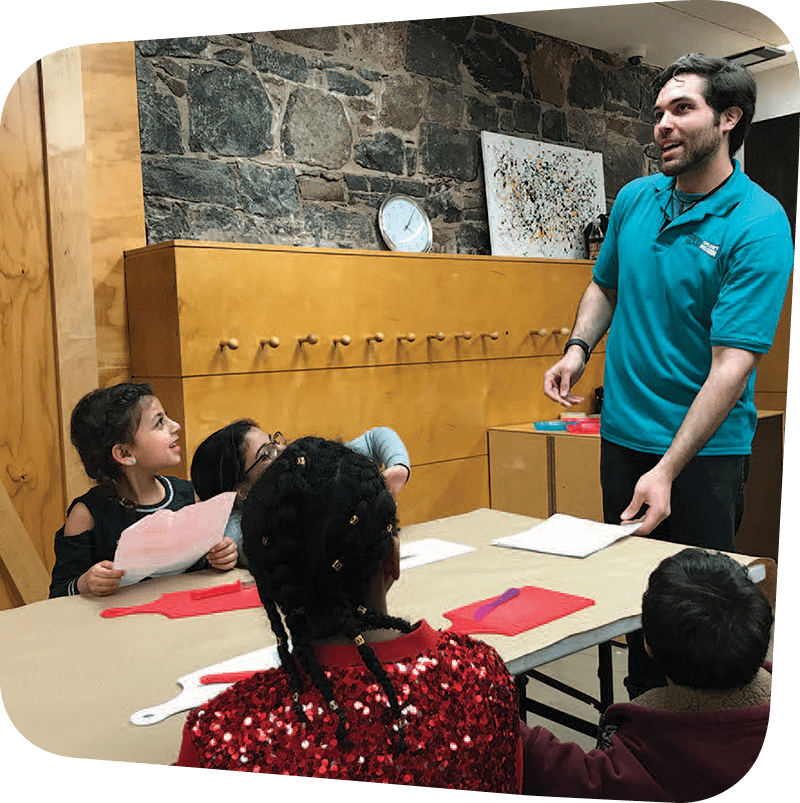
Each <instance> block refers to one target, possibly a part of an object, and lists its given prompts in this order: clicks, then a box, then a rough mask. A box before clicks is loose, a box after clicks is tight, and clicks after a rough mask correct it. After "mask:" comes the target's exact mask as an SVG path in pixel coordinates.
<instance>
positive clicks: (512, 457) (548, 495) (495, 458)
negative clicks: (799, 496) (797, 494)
mask: <svg viewBox="0 0 800 803" xmlns="http://www.w3.org/2000/svg"><path fill="white" fill-rule="evenodd" d="M783 418H784V414H783V412H780V411H769V410H760V411H759V413H758V424H757V426H756V433H755V436H754V438H753V451H752V455H751V457H750V474H749V476H748V480H747V486H746V490H745V494H746V496H745V513H744V518H743V520H742V524H741V526H740V528H739V532H738V534H737V536H736V549H737V551H738V552H741V553H744V554H747V555H757V556H759V557H768V558H772V559H773V560H776V561H777V559H778V535H779V530H780V511H781V480H782V466H783ZM488 440H489V494H490V500H491V501H490V504H491V507H493V508H496V509H498V510H506V511H508V512H510V513H520V514H523V515H526V516H536V517H537V518H546V517H547V516H551V515H553V514H554V513H567V514H570V515H573V516H580V517H581V518H585V519H593V520H595V521H602V520H603V498H602V492H601V489H600V437H599V435H579V434H572V433H566V432H540V431H538V430H537V429H536V428H535V426H534V425H533V424H532V423H530V424H515V425H511V426H502V427H492V428H490V429H489V431H488Z"/></svg>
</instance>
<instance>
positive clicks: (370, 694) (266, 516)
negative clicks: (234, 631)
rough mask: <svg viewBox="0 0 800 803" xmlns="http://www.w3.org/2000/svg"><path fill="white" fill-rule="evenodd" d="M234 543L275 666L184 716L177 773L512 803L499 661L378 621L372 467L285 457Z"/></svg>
mask: <svg viewBox="0 0 800 803" xmlns="http://www.w3.org/2000/svg"><path fill="white" fill-rule="evenodd" d="M242 530H243V533H244V549H245V553H246V555H247V560H248V566H249V568H250V571H251V573H252V574H253V576H254V578H255V580H256V584H257V586H258V592H259V595H260V597H261V600H262V602H263V604H264V607H265V609H266V612H267V615H268V617H269V622H270V625H271V627H272V630H273V632H274V633H275V636H276V638H277V642H278V651H279V655H280V661H281V665H280V667H278V668H274V669H268V670H266V671H263V672H257V673H255V674H254V675H252V676H251V677H249V678H247V679H245V680H240V681H239V682H238V683H236V684H234V685H233V686H230V687H229V688H228V689H226V690H225V691H224V692H222V693H221V694H220V695H218V696H217V697H216V698H214V699H213V700H211V701H209V702H208V703H205V704H204V705H203V706H201V707H200V708H197V709H195V710H194V711H192V712H190V714H189V716H188V718H187V721H186V725H185V727H184V733H183V742H182V744H181V750H180V755H179V758H178V764H179V765H182V766H201V767H209V768H217V769H235V770H248V771H252V772H267V773H274V774H285V775H305V776H318V777H331V778H343V779H348V780H360V781H379V782H387V783H397V784H411V785H414V786H433V787H444V788H458V789H472V790H477V791H491V792H510V793H513V792H517V791H519V789H520V785H521V754H520V752H519V747H520V744H521V743H520V737H519V717H518V707H517V691H516V687H515V685H514V682H513V680H512V678H511V676H510V675H509V673H508V670H507V669H506V667H505V665H504V664H503V662H502V660H501V658H500V656H499V655H498V654H497V653H496V652H495V651H494V649H493V648H491V647H489V646H488V645H486V644H483V643H482V642H479V641H477V640H474V639H472V638H470V637H469V636H461V635H456V634H453V633H449V632H439V631H436V630H434V629H432V628H431V627H430V625H428V624H427V622H425V621H424V620H421V621H419V622H417V623H416V624H413V625H412V624H410V623H408V622H406V621H404V620H403V619H399V618H396V617H393V616H390V615H389V613H388V609H387V601H386V595H387V592H388V591H389V589H390V588H391V586H392V584H393V583H394V582H395V581H396V580H397V579H398V578H399V576H400V544H399V538H398V534H397V518H396V508H395V502H394V498H393V496H392V494H391V493H390V492H389V491H388V489H387V487H386V484H385V482H384V480H383V477H382V476H381V472H380V470H379V468H378V467H377V466H376V465H375V463H374V462H373V461H371V460H370V459H369V458H366V457H364V456H363V455H361V454H358V453H356V452H354V451H353V450H352V449H349V448H347V447H346V446H345V445H343V444H340V443H335V442H333V441H326V440H322V439H320V438H311V437H309V438H301V439H300V440H297V441H294V442H293V443H291V444H289V445H288V446H287V447H286V449H285V450H284V451H283V452H282V453H281V454H280V455H279V456H278V457H277V458H276V459H275V460H274V462H273V463H272V464H271V465H269V466H268V467H267V468H266V469H265V470H264V472H263V474H262V475H261V476H260V477H259V479H258V480H257V481H256V482H255V484H254V485H253V487H252V488H251V489H250V491H249V493H248V495H247V499H246V500H245V502H244V510H243V514H242ZM290 643H291V649H290Z"/></svg>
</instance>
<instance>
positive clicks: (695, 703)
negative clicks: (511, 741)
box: [522, 548, 773, 801]
mask: <svg viewBox="0 0 800 803" xmlns="http://www.w3.org/2000/svg"><path fill="white" fill-rule="evenodd" d="M772 622H773V614H772V608H771V607H770V604H769V602H768V601H767V599H766V597H765V596H764V595H763V594H762V592H761V590H760V589H759V588H758V587H757V586H756V585H755V584H754V583H753V582H752V580H751V579H750V577H749V575H748V574H747V570H746V569H745V568H744V567H743V566H741V565H740V564H738V563H737V562H736V561H734V560H733V559H732V558H730V557H728V556H727V555H725V554H723V553H719V552H709V551H706V550H703V549H697V548H688V549H684V550H683V551H681V552H679V553H677V554H676V555H673V556H671V557H669V558H666V559H665V560H663V561H662V562H661V563H660V564H659V566H658V567H656V569H655V570H654V571H653V573H652V574H651V575H650V579H649V582H648V587H647V590H646V591H645V594H644V597H643V599H642V629H643V631H644V636H645V647H646V649H647V651H648V654H649V655H650V656H651V657H652V658H654V659H655V660H656V661H657V662H658V663H659V665H660V666H661V668H662V669H663V671H664V673H665V674H666V676H667V685H666V686H662V687H660V688H656V689H651V690H649V691H647V692H645V693H644V694H642V695H640V696H638V697H636V698H635V700H633V701H632V702H630V703H616V704H614V705H611V706H609V708H608V709H607V710H606V712H605V714H604V715H603V717H602V718H601V720H600V737H599V739H598V748H597V749H595V750H591V751H590V752H588V753H585V752H584V751H583V750H582V749H581V748H580V747H579V746H578V745H576V744H573V743H561V742H560V741H559V740H558V739H556V738H555V736H553V734H552V733H550V732H549V731H548V730H546V729H545V728H541V727H535V728H528V727H526V726H525V725H523V726H522V738H523V755H524V780H523V792H524V793H526V794H536V795H553V796H560V797H583V798H606V799H609V798H610V799H614V800H654V801H656V800H668V801H694V800H703V799H705V798H709V797H712V796H714V795H717V794H719V793H720V792H723V791H725V790H726V789H729V788H730V787H731V786H733V785H734V784H735V783H737V782H738V781H739V780H741V779H742V778H743V777H744V775H746V774H747V772H748V771H749V770H750V768H751V767H752V766H753V763H754V762H755V760H756V758H757V757H758V754H759V752H760V750H761V746H762V744H763V742H764V736H765V735H766V731H767V722H768V720H769V707H770V686H771V683H770V681H771V676H772V675H771V672H772V666H771V664H769V663H766V664H765V663H764V658H765V656H766V654H767V650H768V648H769V642H770V634H771V629H772Z"/></svg>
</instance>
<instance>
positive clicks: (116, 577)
mask: <svg viewBox="0 0 800 803" xmlns="http://www.w3.org/2000/svg"><path fill="white" fill-rule="evenodd" d="M123 574H125V570H124V569H115V568H114V564H113V563H112V562H111V561H110V560H101V561H100V563H95V565H94V566H92V568H91V569H87V570H86V571H85V572H84V573H83V574H82V575H81V576H80V577H79V578H78V591H80V593H81V594H94V595H95V596H97V597H107V596H108V595H109V594H113V593H114V592H115V591H116V590H117V589H118V588H119V581H120V580H121V579H122V575H123Z"/></svg>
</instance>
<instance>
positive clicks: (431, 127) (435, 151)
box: [420, 123, 479, 181]
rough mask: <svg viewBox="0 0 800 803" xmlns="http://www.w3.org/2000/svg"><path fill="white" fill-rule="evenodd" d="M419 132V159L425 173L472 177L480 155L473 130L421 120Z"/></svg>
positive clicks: (463, 177) (463, 178)
mask: <svg viewBox="0 0 800 803" xmlns="http://www.w3.org/2000/svg"><path fill="white" fill-rule="evenodd" d="M420 134H421V137H420V161H421V163H422V169H423V170H424V172H425V173H427V174H428V175H430V176H450V177H451V178H456V179H461V180H462V181H475V179H476V178H477V175H478V157H479V154H478V151H479V140H478V135H477V133H476V132H474V131H465V130H463V129H458V128H449V127H447V126H443V125H439V124H438V123H422V124H421V125H420Z"/></svg>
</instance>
